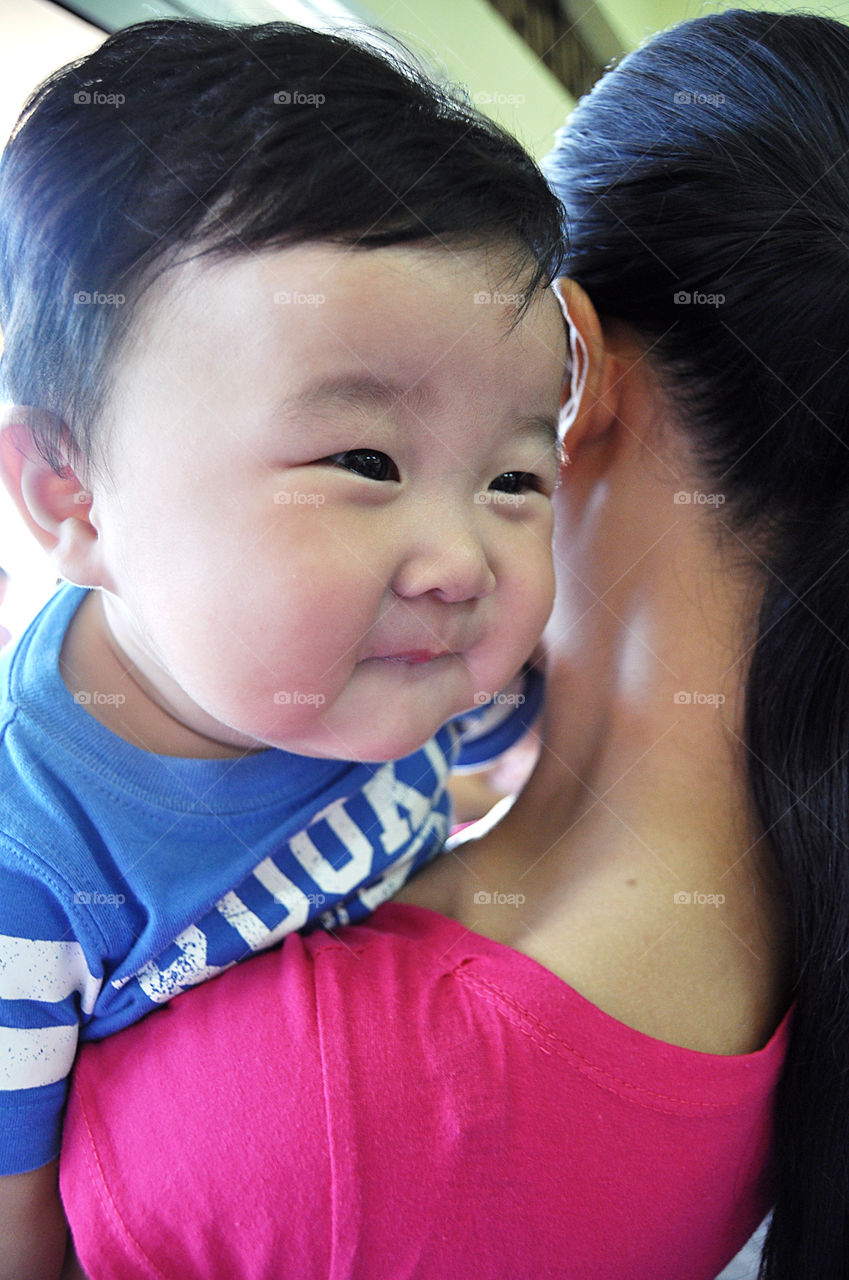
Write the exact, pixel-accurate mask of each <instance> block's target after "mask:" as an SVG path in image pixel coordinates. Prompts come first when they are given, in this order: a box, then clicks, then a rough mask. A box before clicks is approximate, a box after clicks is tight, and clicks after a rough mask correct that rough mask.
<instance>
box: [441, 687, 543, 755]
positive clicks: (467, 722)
mask: <svg viewBox="0 0 849 1280" xmlns="http://www.w3.org/2000/svg"><path fill="white" fill-rule="evenodd" d="M544 701H545V677H544V676H543V674H542V672H541V671H538V670H537V669H536V668H535V667H526V668H525V669H524V670H523V671H522V673H521V674H520V675H519V676H518V677H517V679H516V680H514V681H513V683H512V684H511V685H508V687H507V688H506V689H503V690H502V691H501V692H500V693H497V694H496V695H495V697H494V698H492V699H490V701H489V702H485V703H484V704H483V705H482V706H480V707H475V708H474V709H473V710H472V711H465V712H463V714H462V715H460V716H457V717H456V718H455V720H454V721H453V722H452V723H454V724H455V725H457V726H458V727H459V729H460V734H461V737H460V751H459V755H458V757H457V760H456V763H455V765H454V768H455V769H456V770H458V771H462V770H463V769H480V768H482V766H484V765H487V764H490V763H491V762H492V761H493V760H497V759H498V757H499V756H500V755H503V754H504V752H505V751H507V750H508V748H509V747H512V746H514V745H515V743H517V742H518V741H519V739H520V738H521V737H523V735H524V734H525V733H526V732H527V730H528V729H530V727H531V725H532V724H533V723H534V721H535V720H536V718H537V716H538V715H539V713H540V712H541V711H542V707H543V702H544Z"/></svg>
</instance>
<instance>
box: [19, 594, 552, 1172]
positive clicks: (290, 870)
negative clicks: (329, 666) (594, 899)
mask: <svg viewBox="0 0 849 1280" xmlns="http://www.w3.org/2000/svg"><path fill="white" fill-rule="evenodd" d="M84 596H85V592H84V590H82V589H80V588H76V587H70V586H68V587H63V588H62V589H61V590H60V591H58V592H57V594H56V595H55V596H54V597H53V598H52V600H50V601H49V602H48V604H47V605H46V607H45V608H44V609H43V610H42V612H41V613H40V614H39V616H38V618H36V619H35V621H34V622H33V624H32V625H31V626H30V628H29V629H28V631H27V632H26V633H25V635H24V636H22V638H21V640H20V641H19V643H18V644H17V645H16V646H15V648H14V650H13V651H12V652H11V653H9V654H4V656H3V659H2V661H0V732H2V748H1V749H0V1174H6V1173H19V1172H23V1171H25V1170H28V1169H35V1168H38V1167H39V1166H40V1165H42V1164H45V1163H46V1162H47V1161H49V1160H51V1159H53V1158H54V1157H55V1156H56V1155H57V1154H58V1151H59V1142H60V1134H61V1119H62V1110H63V1107H64V1102H65V1097H66V1092H67V1077H68V1073H69V1072H70V1070H71V1067H72V1065H73V1061H74V1056H75V1054H76V1050H77V1045H78V1042H79V1041H80V1040H93V1039H100V1038H102V1037H103V1036H107V1035H111V1034H112V1033H113V1032H115V1031H118V1030H119V1029H120V1028H122V1027H126V1026H127V1025H129V1024H130V1023H132V1022H135V1021H137V1020H138V1019H139V1018H141V1017H143V1016H144V1015H145V1014H147V1013H149V1012H151V1010H153V1009H155V1008H156V1007H157V1006H158V1005H161V1004H164V1003H165V1002H166V1001H168V1000H170V999H171V998H172V997H173V996H175V995H177V994H179V992H181V991H184V990H185V989H186V988H188V987H192V986H195V985H197V984H198V983H200V982H205V981H206V980H207V979H209V978H212V977H214V976H215V975H216V974H218V973H220V972H221V971H222V970H223V969H226V968H228V967H229V966H230V965H233V964H236V963H238V962H239V961H240V960H242V959H244V958H245V957H246V956H249V955H251V954H252V953H253V952H255V951H260V950H263V949H264V948H266V947H270V946H272V945H274V943H276V942H278V941H279V940H280V939H281V938H283V936H284V935H285V934H287V933H290V932H292V930H294V929H300V928H303V927H305V926H310V925H324V926H325V927H332V926H333V925H335V924H339V923H345V922H347V921H356V920H360V919H362V918H363V917H364V916H365V915H367V914H368V913H369V912H370V911H373V910H374V908H375V907H376V906H378V905H379V904H380V903H381V902H383V901H385V900H386V899H387V898H389V897H391V896H392V894H393V893H395V892H396V890H397V889H398V888H399V887H400V886H401V885H402V884H403V883H404V881H405V880H407V879H408V878H409V876H410V875H411V874H412V873H413V872H414V871H416V870H417V869H418V868H419V867H420V866H421V865H422V864H423V863H425V862H426V861H428V859H430V858H432V857H433V856H434V855H435V854H436V853H437V852H438V851H439V850H440V848H441V847H442V845H443V842H444V839H445V836H446V834H447V831H448V823H449V800H448V796H447V793H446V789H445V784H446V780H447V777H448V774H449V771H450V770H451V769H452V768H453V767H455V766H456V765H458V764H459V765H463V764H468V765H477V764H480V763H482V762H483V761H485V760H487V759H491V758H493V757H494V756H495V755H497V754H499V753H500V752H501V751H503V750H504V749H505V748H506V747H507V746H509V745H510V744H511V743H512V742H513V741H515V740H516V739H517V738H518V737H519V736H520V735H521V733H522V732H523V731H524V729H525V727H526V726H527V725H528V724H529V723H530V721H531V720H532V719H533V717H534V714H535V712H536V710H537V709H538V707H539V703H540V702H541V697H542V694H541V681H538V680H536V679H535V680H534V681H533V682H532V683H531V685H530V686H529V689H528V697H527V699H526V700H525V701H524V702H520V704H519V706H518V707H516V708H515V709H510V711H509V714H505V712H504V710H503V709H502V708H499V707H498V706H497V705H495V706H494V705H493V704H489V705H488V706H486V707H484V708H481V709H480V710H479V711H477V712H474V713H469V714H468V715H466V716H461V717H458V718H457V719H456V720H453V721H451V722H450V723H449V724H447V725H444V726H443V727H442V728H441V729H440V730H439V731H438V733H437V734H436V735H435V736H434V737H433V738H432V739H430V741H428V742H427V743H426V744H425V745H424V746H423V747H422V748H421V749H420V750H419V751H416V752H414V753H413V754H412V755H409V756H406V757H405V758H404V759H402V760H396V761H392V762H389V763H384V764H364V763H350V762H348V761H340V760H323V759H313V758H309V757H306V756H298V755H293V754H290V753H289V752H286V751H279V750H268V751H263V752H258V753H255V754H251V755H247V756H245V757H244V758H242V759H239V760H196V759H184V758H178V757H171V756H156V755H153V754H151V753H150V752H146V751H143V750H140V749H139V748H138V747H135V746H133V745H131V744H130V743H128V742H125V741H124V740H123V739H121V738H119V737H117V735H115V734H114V733H112V732H111V731H110V730H109V729H107V728H106V727H105V726H104V725H102V724H101V723H100V722H99V721H98V720H96V719H95V718H94V717H93V716H92V715H90V714H89V713H88V712H87V711H86V710H85V708H84V707H82V706H80V705H78V703H77V702H75V700H74V698H73V697H72V696H71V694H70V692H69V691H68V689H67V688H66V686H65V684H64V682H63V681H62V678H61V675H60V673H59V667H58V658H59V651H60V649H61V645H62V641H63V638H64V635H65V631H66V629H67V627H68V624H69V622H70V620H71V618H72V616H73V614H74V612H75V610H76V609H77V608H78V606H79V605H80V603H81V602H82V600H83V598H84Z"/></svg>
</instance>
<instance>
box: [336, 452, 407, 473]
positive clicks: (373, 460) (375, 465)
mask: <svg viewBox="0 0 849 1280" xmlns="http://www.w3.org/2000/svg"><path fill="white" fill-rule="evenodd" d="M323 461H325V462H332V463H334V465H335V466H337V467H344V468H345V469H346V470H347V471H353V472H354V473H355V474H356V475H358V476H362V477H363V478H364V479H365V480H400V479H401V475H400V472H399V471H398V468H397V467H396V466H395V463H394V462H393V461H392V459H391V458H390V457H389V454H388V453H381V452H380V450H379V449H346V450H345V452H344V453H331V454H330V456H329V457H327V458H325V459H323Z"/></svg>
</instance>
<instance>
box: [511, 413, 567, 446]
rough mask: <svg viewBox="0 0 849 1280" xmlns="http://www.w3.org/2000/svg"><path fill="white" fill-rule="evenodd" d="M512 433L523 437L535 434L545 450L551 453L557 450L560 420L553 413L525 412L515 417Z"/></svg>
mask: <svg viewBox="0 0 849 1280" xmlns="http://www.w3.org/2000/svg"><path fill="white" fill-rule="evenodd" d="M513 434H514V435H517V436H519V437H525V438H527V437H529V436H530V437H533V436H536V437H537V439H538V440H539V442H540V444H541V445H542V446H543V448H544V449H545V451H546V452H548V453H553V454H557V453H558V452H559V448H560V422H559V418H558V417H557V416H555V415H554V414H551V413H529V414H526V415H524V416H523V417H521V418H518V419H517V421H516V424H515V427H514V430H513Z"/></svg>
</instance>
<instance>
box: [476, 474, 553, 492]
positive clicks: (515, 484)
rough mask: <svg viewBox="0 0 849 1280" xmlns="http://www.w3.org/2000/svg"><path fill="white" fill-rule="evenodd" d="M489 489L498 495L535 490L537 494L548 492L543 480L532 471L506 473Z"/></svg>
mask: <svg viewBox="0 0 849 1280" xmlns="http://www.w3.org/2000/svg"><path fill="white" fill-rule="evenodd" d="M489 487H490V489H495V490H496V491H497V492H498V493H521V492H522V490H523V489H533V490H535V491H536V492H537V493H545V491H546V489H545V484H544V482H543V480H542V479H541V478H540V476H537V475H534V474H533V472H532V471H504V472H502V474H501V475H500V476H496V477H495V479H494V480H493V481H492V483H491V484H490V486H489Z"/></svg>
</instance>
